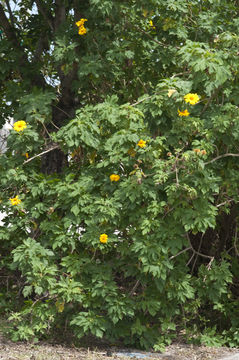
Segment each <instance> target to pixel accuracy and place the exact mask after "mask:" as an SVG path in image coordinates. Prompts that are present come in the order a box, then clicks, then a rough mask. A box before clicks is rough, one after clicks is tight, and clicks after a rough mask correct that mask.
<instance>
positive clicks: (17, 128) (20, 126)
mask: <svg viewBox="0 0 239 360" xmlns="http://www.w3.org/2000/svg"><path fill="white" fill-rule="evenodd" d="M26 127H27V123H26V122H25V121H24V120H19V121H16V122H15V123H14V124H13V129H14V130H15V131H23V130H24V129H26Z"/></svg>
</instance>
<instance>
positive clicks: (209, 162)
mask: <svg viewBox="0 0 239 360" xmlns="http://www.w3.org/2000/svg"><path fill="white" fill-rule="evenodd" d="M228 156H236V157H239V154H232V153H227V154H223V155H219V156H217V157H215V158H214V159H212V160H210V161H207V162H205V163H204V165H208V164H211V163H213V162H214V161H217V160H219V159H222V158H224V157H228Z"/></svg>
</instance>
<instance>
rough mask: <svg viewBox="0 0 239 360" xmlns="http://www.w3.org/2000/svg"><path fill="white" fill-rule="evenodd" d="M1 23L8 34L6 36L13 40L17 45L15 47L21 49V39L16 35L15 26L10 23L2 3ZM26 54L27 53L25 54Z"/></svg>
mask: <svg viewBox="0 0 239 360" xmlns="http://www.w3.org/2000/svg"><path fill="white" fill-rule="evenodd" d="M0 23H1V26H2V28H3V31H4V33H5V35H6V37H7V38H8V40H9V41H11V43H12V45H13V46H14V47H15V49H18V50H21V51H22V49H21V48H20V46H19V41H18V39H17V37H16V34H15V29H14V27H13V26H12V25H11V24H10V23H9V20H8V18H7V17H6V14H5V11H4V8H3V6H2V4H0ZM24 55H25V54H24Z"/></svg>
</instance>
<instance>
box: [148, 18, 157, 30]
mask: <svg viewBox="0 0 239 360" xmlns="http://www.w3.org/2000/svg"><path fill="white" fill-rule="evenodd" d="M149 25H150V26H151V28H152V29H154V30H155V29H156V27H155V26H154V24H153V21H152V20H149Z"/></svg>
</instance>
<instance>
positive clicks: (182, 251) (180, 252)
mask: <svg viewBox="0 0 239 360" xmlns="http://www.w3.org/2000/svg"><path fill="white" fill-rule="evenodd" d="M188 250H191V246H189V247H187V248H186V249H183V250H181V251H179V252H178V253H177V254H176V255H173V256H171V257H170V258H169V260H172V259H174V258H176V257H177V256H179V255H181V254H182V253H184V252H186V251H188Z"/></svg>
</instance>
